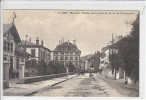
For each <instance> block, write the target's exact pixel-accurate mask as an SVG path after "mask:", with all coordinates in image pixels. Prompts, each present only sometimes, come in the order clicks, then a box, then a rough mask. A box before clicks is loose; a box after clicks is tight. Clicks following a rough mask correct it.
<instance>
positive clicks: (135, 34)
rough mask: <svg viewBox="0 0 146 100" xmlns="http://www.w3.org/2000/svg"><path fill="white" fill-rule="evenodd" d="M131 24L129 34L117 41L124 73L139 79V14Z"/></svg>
mask: <svg viewBox="0 0 146 100" xmlns="http://www.w3.org/2000/svg"><path fill="white" fill-rule="evenodd" d="M132 26H133V28H132V30H131V32H130V34H129V35H128V36H125V37H124V38H123V39H122V40H120V42H119V54H120V57H121V59H122V61H123V62H124V64H125V66H124V69H125V71H126V75H127V76H129V77H131V79H133V80H139V15H138V16H137V18H136V20H135V21H134V22H133V23H132Z"/></svg>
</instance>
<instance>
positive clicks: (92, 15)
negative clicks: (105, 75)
mask: <svg viewBox="0 0 146 100" xmlns="http://www.w3.org/2000/svg"><path fill="white" fill-rule="evenodd" d="M13 12H15V14H16V16H17V17H16V18H15V20H14V23H15V26H16V28H17V30H18V33H19V35H20V38H21V40H26V39H27V40H29V38H31V41H32V42H34V43H35V42H36V37H39V40H40V41H41V40H43V41H44V46H45V47H47V48H49V49H50V50H54V49H55V47H56V46H57V45H58V44H59V40H61V39H62V38H64V40H65V41H68V40H69V41H70V42H71V43H73V40H74V39H76V44H77V47H78V48H79V50H81V52H82V53H81V56H84V55H88V54H92V53H95V52H96V51H97V50H98V51H100V50H101V49H102V48H103V47H104V46H106V45H107V43H109V41H111V40H112V33H113V34H114V37H115V36H117V35H122V36H125V35H127V34H129V33H130V31H131V25H130V23H132V22H133V21H134V20H135V19H136V16H137V14H138V11H105V10H104V11H98V10H3V16H2V17H3V18H2V19H3V20H2V21H3V24H10V23H12V21H13V17H14V14H13ZM126 23H129V24H126ZM26 35H27V36H28V37H27V38H26Z"/></svg>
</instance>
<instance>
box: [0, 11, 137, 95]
mask: <svg viewBox="0 0 146 100" xmlns="http://www.w3.org/2000/svg"><path fill="white" fill-rule="evenodd" d="M139 20H140V11H139V10H65V9H58V10H57V9H56V10H55V9H54V10H53V9H43V10H39V9H35V10H32V9H4V10H2V29H3V31H2V32H3V54H2V55H3V91H2V92H3V96H7V97H8V96H25V97H36V96H37V97H38V96H39V97H139V94H140V93H139V73H140V71H139V69H140V66H139V49H140V48H139V37H140V31H139V27H140V25H139V24H140V21H139Z"/></svg>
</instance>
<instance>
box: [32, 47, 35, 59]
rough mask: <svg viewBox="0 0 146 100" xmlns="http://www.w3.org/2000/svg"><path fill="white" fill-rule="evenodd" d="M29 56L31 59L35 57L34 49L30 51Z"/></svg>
mask: <svg viewBox="0 0 146 100" xmlns="http://www.w3.org/2000/svg"><path fill="white" fill-rule="evenodd" d="M31 55H32V57H35V49H31Z"/></svg>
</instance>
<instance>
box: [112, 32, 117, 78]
mask: <svg viewBox="0 0 146 100" xmlns="http://www.w3.org/2000/svg"><path fill="white" fill-rule="evenodd" d="M113 44H114V33H112V68H113V70H114V72H115V73H114V79H115V80H116V68H115V66H114V64H113Z"/></svg>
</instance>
